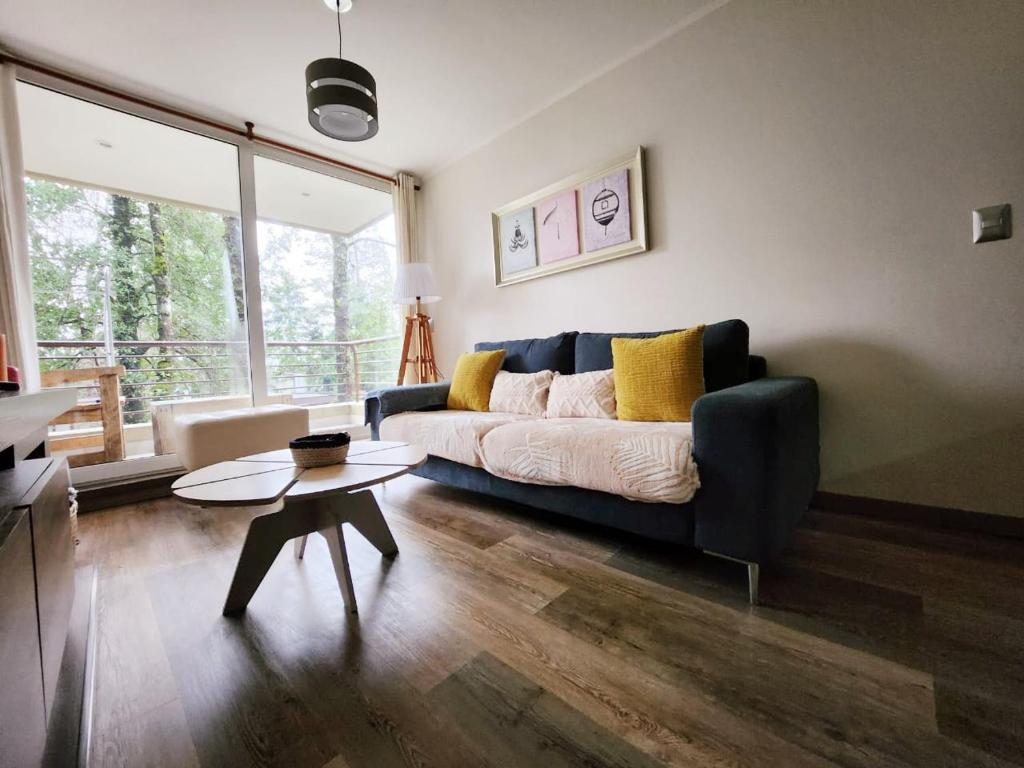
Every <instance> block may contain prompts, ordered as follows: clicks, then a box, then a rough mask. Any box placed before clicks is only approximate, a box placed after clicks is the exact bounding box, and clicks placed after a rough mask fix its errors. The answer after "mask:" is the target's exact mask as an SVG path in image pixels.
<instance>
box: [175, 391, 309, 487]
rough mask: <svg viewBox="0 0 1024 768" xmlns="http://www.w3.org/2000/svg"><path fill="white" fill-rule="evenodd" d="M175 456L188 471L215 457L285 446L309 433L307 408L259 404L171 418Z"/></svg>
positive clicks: (225, 457)
mask: <svg viewBox="0 0 1024 768" xmlns="http://www.w3.org/2000/svg"><path fill="white" fill-rule="evenodd" d="M174 431H175V444H176V446H177V452H178V458H179V459H180V460H181V463H182V465H184V467H185V469H187V470H188V471H189V472H191V471H192V470H195V469H199V468H200V467H205V466H208V465H209V464H216V463H217V462H219V461H228V460H230V459H237V458H238V457H239V456H251V455H252V454H254V453H262V452H263V451H273V450H277V449H278V448H287V447H288V441H289V440H294V439H295V438H297V437H302V436H303V435H307V434H309V411H307V410H306V409H305V408H299V407H298V406H294V405H262V406H259V407H257V408H239V409H238V410H234V411H217V412H215V413H190V414H183V415H181V416H178V417H177V418H175V420H174Z"/></svg>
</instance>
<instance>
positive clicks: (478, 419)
mask: <svg viewBox="0 0 1024 768" xmlns="http://www.w3.org/2000/svg"><path fill="white" fill-rule="evenodd" d="M536 418H537V417H535V416H523V415H521V414H517V413H484V412H481V411H409V412H407V413H397V414H395V415H394V416H388V417H387V418H386V419H384V420H383V421H382V422H381V423H380V439H381V440H397V441H399V442H403V443H415V444H416V445H421V446H423V447H424V448H426V449H427V453H428V454H430V455H431V456H440V457H441V458H442V459H448V460H449V461H457V462H459V463H460V464H467V465H469V466H471V467H482V466H483V463H482V461H481V458H480V440H481V439H482V438H483V436H484V435H486V434H487V433H488V432H490V431H491V430H492V429H494V428H495V427H500V426H501V425H502V424H509V423H511V422H513V421H524V420H525V421H530V420H536Z"/></svg>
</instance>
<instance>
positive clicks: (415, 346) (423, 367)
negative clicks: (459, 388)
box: [397, 301, 443, 385]
mask: <svg viewBox="0 0 1024 768" xmlns="http://www.w3.org/2000/svg"><path fill="white" fill-rule="evenodd" d="M414 353H415V354H414ZM409 365H412V366H413V370H414V371H416V375H417V378H418V379H419V382H420V383H421V384H426V383H429V382H434V381H440V380H441V379H442V378H443V377H442V376H441V372H440V371H439V370H438V369H437V363H436V362H435V361H434V337H433V334H432V333H431V330H430V316H429V315H425V314H423V312H422V311H421V309H420V303H419V301H417V302H416V314H414V315H410V316H409V317H407V318H405V341H403V342H402V365H401V367H399V369H398V382H397V383H398V384H399V385H401V384H403V383H404V382H405V371H406V367H407V366H409Z"/></svg>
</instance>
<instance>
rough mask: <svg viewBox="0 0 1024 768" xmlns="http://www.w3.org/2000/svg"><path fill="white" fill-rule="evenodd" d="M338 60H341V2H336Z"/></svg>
mask: <svg viewBox="0 0 1024 768" xmlns="http://www.w3.org/2000/svg"><path fill="white" fill-rule="evenodd" d="M338 58H339V59H340V58H342V55H341V0H338Z"/></svg>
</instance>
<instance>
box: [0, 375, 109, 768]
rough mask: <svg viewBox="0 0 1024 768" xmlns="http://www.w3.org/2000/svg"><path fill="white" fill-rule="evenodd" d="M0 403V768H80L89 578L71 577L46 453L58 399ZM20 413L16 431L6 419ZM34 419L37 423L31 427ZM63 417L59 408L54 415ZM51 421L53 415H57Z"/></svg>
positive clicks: (70, 545) (64, 526)
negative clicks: (49, 423) (29, 415)
mask: <svg viewBox="0 0 1024 768" xmlns="http://www.w3.org/2000/svg"><path fill="white" fill-rule="evenodd" d="M32 399H33V395H19V396H14V397H11V396H9V397H4V398H0V430H3V431H0V766H3V768H8V766H10V768H21V767H22V766H26V767H27V766H32V767H33V768H35V767H36V766H49V765H70V766H76V765H84V764H85V763H86V762H87V759H88V748H87V747H88V731H89V729H88V717H89V712H90V710H91V706H90V702H91V682H90V681H91V677H92V674H91V670H87V669H86V668H87V666H90V665H89V664H88V659H89V657H90V645H91V643H90V641H89V636H90V631H91V627H92V595H93V591H94V590H93V586H94V579H95V574H94V573H93V570H92V569H91V568H88V569H81V570H79V571H78V572H76V568H75V551H74V542H73V541H72V536H71V521H70V517H69V506H68V486H69V482H70V478H69V473H68V466H67V462H66V461H65V460H64V459H63V458H51V457H49V456H47V455H46V449H45V442H41V441H42V440H43V438H45V428H46V421H47V420H48V418H47V414H48V413H49V412H50V411H51V410H53V409H54V408H57V409H59V408H60V407H62V402H63V401H62V400H59V399H55V398H47V402H46V404H45V405H46V407H40V403H39V402H32ZM12 410H16V411H17V418H18V419H20V420H21V425H20V426H21V429H11V423H12V421H11V420H10V419H8V420H7V421H6V423H5V420H4V414H5V413H6V414H10V413H12ZM29 412H32V413H34V414H35V417H36V418H37V419H44V420H43V421H42V423H41V424H36V425H35V426H33V425H32V424H31V423H29V422H28V421H26V420H25V414H26V413H29ZM59 412H60V411H59V410H58V413H59ZM54 415H56V414H54Z"/></svg>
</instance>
